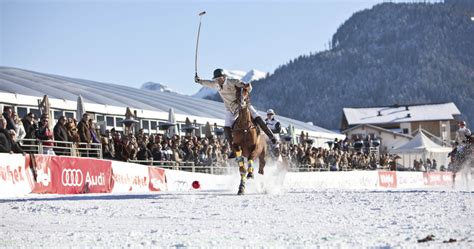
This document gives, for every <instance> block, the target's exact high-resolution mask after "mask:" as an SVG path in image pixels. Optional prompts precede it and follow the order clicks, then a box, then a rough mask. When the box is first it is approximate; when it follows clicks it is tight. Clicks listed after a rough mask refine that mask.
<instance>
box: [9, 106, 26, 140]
mask: <svg viewBox="0 0 474 249" xmlns="http://www.w3.org/2000/svg"><path fill="white" fill-rule="evenodd" d="M12 118H13V123H14V125H15V133H16V138H17V140H18V142H19V144H23V141H22V140H23V138H25V137H26V131H25V127H24V126H23V123H22V122H21V120H20V118H18V115H17V113H16V112H13V114H12Z"/></svg>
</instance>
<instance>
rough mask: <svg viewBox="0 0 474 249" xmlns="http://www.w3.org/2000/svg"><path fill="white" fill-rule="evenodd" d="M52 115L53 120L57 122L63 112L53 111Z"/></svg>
mask: <svg viewBox="0 0 474 249" xmlns="http://www.w3.org/2000/svg"><path fill="white" fill-rule="evenodd" d="M53 114H54V119H55V120H59V118H60V117H61V116H62V115H63V112H62V111H54V112H53Z"/></svg>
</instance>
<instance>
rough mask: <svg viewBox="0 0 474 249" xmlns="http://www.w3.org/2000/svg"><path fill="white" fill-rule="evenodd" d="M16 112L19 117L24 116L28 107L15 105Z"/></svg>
mask: <svg viewBox="0 0 474 249" xmlns="http://www.w3.org/2000/svg"><path fill="white" fill-rule="evenodd" d="M16 113H17V115H18V117H19V118H24V117H25V116H26V114H28V109H26V107H17V108H16Z"/></svg>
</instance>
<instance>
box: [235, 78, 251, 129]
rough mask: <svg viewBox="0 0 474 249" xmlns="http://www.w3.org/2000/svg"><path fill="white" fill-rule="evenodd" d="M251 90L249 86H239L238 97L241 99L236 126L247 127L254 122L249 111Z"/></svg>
mask: <svg viewBox="0 0 474 249" xmlns="http://www.w3.org/2000/svg"><path fill="white" fill-rule="evenodd" d="M249 93H250V91H249V88H247V87H242V88H239V89H238V91H237V99H238V101H239V107H240V108H239V117H238V118H237V120H236V126H237V127H240V128H242V129H247V128H248V127H250V126H251V124H252V118H251V115H250V111H249V106H250V94H249Z"/></svg>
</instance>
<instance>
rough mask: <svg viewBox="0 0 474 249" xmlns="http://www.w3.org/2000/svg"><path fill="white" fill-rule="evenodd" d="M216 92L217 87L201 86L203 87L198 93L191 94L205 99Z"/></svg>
mask: <svg viewBox="0 0 474 249" xmlns="http://www.w3.org/2000/svg"><path fill="white" fill-rule="evenodd" d="M215 94H217V89H215V88H209V87H201V89H199V91H198V92H197V93H195V94H193V95H191V96H192V97H194V98H198V99H203V98H205V97H207V96H212V95H215Z"/></svg>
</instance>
